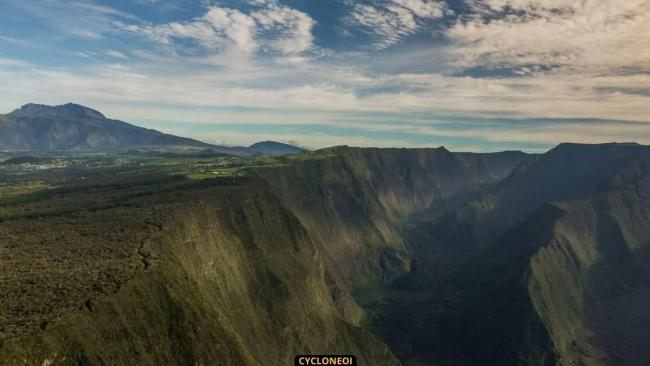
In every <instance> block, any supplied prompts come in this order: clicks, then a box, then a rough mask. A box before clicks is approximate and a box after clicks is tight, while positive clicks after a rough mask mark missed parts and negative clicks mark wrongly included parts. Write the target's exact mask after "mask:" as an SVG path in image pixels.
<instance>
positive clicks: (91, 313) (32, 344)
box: [0, 182, 397, 365]
mask: <svg viewBox="0 0 650 366" xmlns="http://www.w3.org/2000/svg"><path fill="white" fill-rule="evenodd" d="M148 188H149V189H151V187H148ZM125 193H126V192H124V191H115V190H107V191H105V192H103V197H102V199H106V200H107V201H106V202H96V201H95V202H93V204H92V205H90V206H88V204H89V203H88V202H86V203H83V206H84V207H86V208H87V210H84V211H81V212H80V213H79V214H75V216H74V217H73V218H70V217H66V216H67V215H69V213H67V212H56V211H54V212H52V211H50V212H40V213H39V216H40V215H43V216H42V218H38V219H34V218H33V217H28V218H25V217H12V218H7V220H6V221H5V222H4V223H3V231H2V233H3V238H5V239H7V238H14V239H13V242H7V241H3V242H4V243H8V244H7V246H6V247H5V248H3V249H4V250H3V252H5V255H8V256H10V257H11V259H10V260H9V261H5V262H4V265H3V266H4V267H6V268H3V269H5V270H8V269H11V270H14V271H18V272H20V271H21V270H28V269H39V270H40V271H41V272H40V273H31V276H33V277H35V278H29V276H27V277H26V278H13V279H12V280H11V281H7V282H5V283H3V286H4V287H5V290H9V291H6V292H4V294H5V295H7V294H12V295H13V296H14V297H13V300H14V303H12V304H11V306H9V307H8V308H5V307H3V312H4V314H2V315H3V317H2V319H3V320H4V319H7V320H12V319H16V318H21V317H22V319H20V320H21V322H16V323H13V324H3V330H4V331H5V332H6V333H3V335H6V337H3V339H2V341H3V343H2V352H0V354H1V355H2V356H1V357H0V360H1V361H2V362H1V363H2V364H17V363H21V362H22V361H20V360H22V359H23V358H24V359H27V360H28V361H27V363H28V364H39V365H40V364H41V363H43V362H44V360H49V361H48V362H51V364H79V363H82V364H179V365H185V364H205V365H210V364H215V363H219V364H225V365H285V364H288V363H290V362H291V361H292V360H293V357H294V356H295V355H296V354H298V353H304V352H311V353H322V352H332V350H336V351H338V352H348V353H354V354H357V355H359V358H360V361H361V362H362V363H363V364H367V365H373V364H397V362H396V360H395V359H394V358H393V357H392V355H391V353H390V351H389V350H388V348H387V347H386V346H385V345H383V344H382V343H380V342H379V341H377V340H376V339H375V338H374V337H373V336H372V335H370V334H369V333H368V332H366V331H364V330H362V329H360V328H358V327H356V326H354V325H353V324H351V323H350V322H347V321H346V320H345V319H343V318H342V317H341V316H339V314H338V313H337V312H336V309H335V308H334V306H333V300H332V299H333V294H332V289H331V288H330V287H329V286H328V284H327V278H328V276H327V273H326V269H325V268H324V265H323V262H322V260H321V258H320V255H319V254H318V252H317V251H316V249H315V248H314V246H313V244H312V242H311V240H310V238H309V236H308V234H307V232H306V231H305V230H304V228H303V227H302V226H301V225H300V223H299V221H298V220H297V219H296V218H295V217H294V216H293V215H291V213H289V212H288V211H287V210H286V209H284V208H283V206H282V205H281V204H280V202H278V200H277V198H276V197H275V196H274V195H273V194H272V193H271V192H269V191H268V189H267V188H266V187H264V186H263V185H260V184H259V183H256V182H251V183H245V184H238V185H236V186H211V185H206V186H201V185H190V186H187V185H182V186H178V187H173V186H172V187H166V189H164V190H159V191H157V192H147V191H146V190H144V189H142V190H138V189H136V188H133V189H132V191H131V192H128V194H125ZM57 199H65V200H66V201H67V200H68V199H74V197H69V198H63V197H54V198H51V199H50V201H49V202H42V203H37V204H36V206H37V207H35V209H36V208H41V209H42V210H47V208H46V206H50V207H51V205H52V203H54V202H53V201H52V200H57ZM118 201H119V203H117V202H118ZM41 205H45V206H41ZM104 222H106V224H104ZM134 222H136V223H137V224H134ZM57 223H58V225H59V228H58V230H57V231H56V232H57V233H60V237H58V238H56V241H47V240H46V241H43V239H44V238H47V237H48V235H51V234H52V231H51V230H52V229H53V227H52V226H51V225H54V224H57ZM90 223H94V225H95V226H94V227H93V228H90V227H88V226H87V225H89V224H90ZM26 225H30V226H31V227H32V231H31V233H30V234H27V233H26V232H24V231H23V230H24V228H25V226H26ZM109 227H110V228H109ZM85 230H88V231H92V234H91V235H92V236H85V235H80V234H82V233H83V231H85ZM133 230H135V231H136V232H137V233H142V234H141V235H134V233H133ZM120 233H124V234H126V235H121V234H120ZM98 234H100V236H97V235H98ZM55 235H59V234H55ZM24 237H30V238H33V239H34V240H33V241H32V242H28V241H25V240H24V239H23V238H24ZM9 240H12V239H9ZM47 246H56V249H55V248H51V247H50V248H48V247H47ZM18 251H21V253H19V252H18ZM50 255H51V256H50ZM25 256H29V257H30V258H29V259H28V258H25ZM34 261H36V262H37V263H39V265H36V267H37V268H34V267H35V265H34ZM75 272H77V273H79V276H78V277H77V276H75V275H74V273H75ZM44 277H47V278H48V282H49V283H50V284H51V285H50V286H46V287H41V288H32V287H30V286H29V285H28V284H29V283H33V284H35V286H40V285H39V284H40V283H41V281H43V280H44V279H43V278H44ZM12 286H15V287H16V288H14V290H15V291H11V290H12V289H11V287H12ZM7 287H8V288H7ZM18 287H20V289H19V288H18ZM25 288H26V289H27V291H28V294H24V293H23V294H21V293H19V291H24V289H25ZM39 296H42V297H43V296H44V297H45V298H43V299H38V297H39ZM30 301H34V302H36V303H37V304H41V308H40V309H34V311H32V312H25V308H24V307H25V306H32V304H29V302H30ZM28 304H29V305H28ZM10 327H11V328H10ZM9 329H11V330H12V332H11V333H9V332H8V331H9Z"/></svg>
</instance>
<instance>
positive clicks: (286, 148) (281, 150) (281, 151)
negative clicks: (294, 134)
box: [248, 141, 306, 155]
mask: <svg viewBox="0 0 650 366" xmlns="http://www.w3.org/2000/svg"><path fill="white" fill-rule="evenodd" d="M248 148H249V149H250V150H252V151H255V152H257V153H261V154H269V155H286V154H300V153H301V152H304V151H306V150H305V149H303V148H301V147H298V146H293V145H289V144H284V143H282V142H277V141H261V142H257V143H254V144H253V145H251V146H249V147H248Z"/></svg>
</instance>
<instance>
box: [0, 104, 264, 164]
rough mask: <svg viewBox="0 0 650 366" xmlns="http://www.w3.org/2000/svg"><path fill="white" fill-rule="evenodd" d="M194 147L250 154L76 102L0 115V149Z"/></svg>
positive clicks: (28, 105)
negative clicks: (110, 115) (112, 116)
mask: <svg viewBox="0 0 650 366" xmlns="http://www.w3.org/2000/svg"><path fill="white" fill-rule="evenodd" d="M151 146H154V147H165V146H177V147H195V148H212V149H218V150H219V152H224V153H235V154H243V155H250V154H251V152H249V151H247V150H245V149H236V148H226V147H217V146H213V145H209V144H206V143H203V142H200V141H196V140H192V139H189V138H183V137H177V136H173V135H168V134H164V133H161V132H158V131H156V130H151V129H146V128H142V127H137V126H134V125H131V124H128V123H125V122H122V121H118V120H113V119H108V118H106V117H104V115H102V114H101V113H99V112H97V111H95V110H93V109H90V108H87V107H83V106H80V105H77V104H71V103H69V104H65V105H60V106H54V107H51V106H45V105H38V104H27V105H24V106H23V107H21V108H20V109H17V110H15V111H13V112H11V113H9V114H7V115H4V116H2V117H0V150H30V151H50V150H125V149H130V148H136V147H151Z"/></svg>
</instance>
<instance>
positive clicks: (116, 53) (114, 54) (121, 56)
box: [104, 50, 130, 60]
mask: <svg viewBox="0 0 650 366" xmlns="http://www.w3.org/2000/svg"><path fill="white" fill-rule="evenodd" d="M104 54H105V55H107V56H111V57H113V58H119V59H122V60H130V58H129V56H127V55H126V54H124V53H122V52H120V51H116V50H108V51H104Z"/></svg>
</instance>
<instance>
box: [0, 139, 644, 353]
mask: <svg viewBox="0 0 650 366" xmlns="http://www.w3.org/2000/svg"><path fill="white" fill-rule="evenodd" d="M6 158H12V157H11V156H8V157H6ZM47 158H48V159H47V160H48V162H49V163H48V164H51V165H48V166H46V167H39V166H38V164H43V161H40V160H39V161H32V160H31V159H27V160H29V161H25V162H24V163H19V164H8V165H6V166H3V167H0V176H1V177H2V179H3V185H0V194H2V196H1V198H0V304H1V306H0V364H7V365H15V364H30V365H32V364H34V365H41V364H48V365H57V364H65V365H67V364H75V365H77V364H91V365H101V364H111V365H113V364H179V365H185V364H196V365H212V364H222V365H286V364H291V362H292V359H293V357H294V356H295V354H297V353H354V354H356V355H357V357H358V358H359V360H360V363H361V364H363V365H391V364H395V365H397V364H399V362H400V361H401V362H402V363H403V364H406V365H465V364H466V365H485V364H492V365H554V364H558V363H559V364H566V365H569V364H586V365H600V364H612V365H617V364H621V365H643V364H647V363H648V362H650V358H649V355H648V350H647V347H644V342H646V341H647V339H650V334H648V333H649V332H650V326H647V325H648V324H650V323H648V322H649V321H650V317H649V316H648V315H647V311H644V309H646V308H648V306H647V305H650V300H649V299H650V297H649V296H648V293H650V291H649V290H648V289H649V288H650V287H649V286H650V271H648V269H647V265H646V264H647V263H648V260H649V259H650V257H649V256H648V250H647V248H648V245H649V244H650V243H649V242H648V239H647V238H648V237H650V235H648V234H650V232H648V230H650V229H648V228H649V227H650V207H649V205H648V202H650V200H648V198H650V152H649V150H648V148H646V147H643V146H637V145H600V146H582V145H561V146H559V147H558V148H556V149H554V150H552V151H551V152H549V153H547V154H544V155H540V156H531V155H526V154H522V153H517V152H506V153H499V154H462V153H451V152H449V151H447V150H445V149H443V148H441V149H356V148H347V147H339V148H331V149H326V150H321V151H317V152H305V153H303V154H299V155H294V156H279V157H269V156H260V157H256V158H250V159H244V158H237V157H232V156H224V155H210V154H208V155H202V156H196V155H194V156H188V155H187V154H180V155H176V154H169V153H160V152H141V151H133V152H129V153H126V154H117V153H109V154H105V153H97V154H88V153H84V154H78V155H65V156H61V155H56V154H54V156H53V155H52V154H49V155H48V156H47ZM20 161H21V160H18V162H20ZM57 162H65V164H63V163H61V164H59V163H57ZM398 359H399V360H400V361H398Z"/></svg>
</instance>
